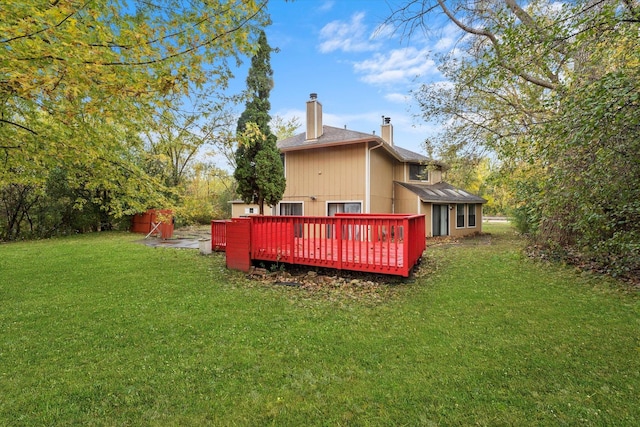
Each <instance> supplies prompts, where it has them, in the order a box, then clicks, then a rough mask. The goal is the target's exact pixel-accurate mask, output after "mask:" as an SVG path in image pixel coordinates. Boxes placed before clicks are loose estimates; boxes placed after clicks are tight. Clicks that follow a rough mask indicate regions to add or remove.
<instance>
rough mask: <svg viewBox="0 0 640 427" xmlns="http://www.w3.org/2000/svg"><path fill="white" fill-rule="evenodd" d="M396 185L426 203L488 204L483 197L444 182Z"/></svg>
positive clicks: (398, 182)
mask: <svg viewBox="0 0 640 427" xmlns="http://www.w3.org/2000/svg"><path fill="white" fill-rule="evenodd" d="M395 183H396V184H399V185H401V186H403V187H404V188H406V189H407V190H409V191H411V192H412V193H414V194H415V195H417V196H418V197H420V200H421V201H423V202H426V203H487V201H486V200H485V199H483V198H482V197H480V196H476V195H475V194H471V193H467V192H466V191H464V190H462V189H460V188H456V187H454V186H453V185H451V184H449V183H448V182H444V181H441V182H438V183H437V184H432V185H427V184H409V183H406V182H400V181H395Z"/></svg>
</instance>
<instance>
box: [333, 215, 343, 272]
mask: <svg viewBox="0 0 640 427" xmlns="http://www.w3.org/2000/svg"><path fill="white" fill-rule="evenodd" d="M334 218H335V221H336V222H335V227H336V232H335V233H334V238H335V239H336V246H337V248H338V267H337V268H338V270H342V219H341V218H340V217H338V216H334Z"/></svg>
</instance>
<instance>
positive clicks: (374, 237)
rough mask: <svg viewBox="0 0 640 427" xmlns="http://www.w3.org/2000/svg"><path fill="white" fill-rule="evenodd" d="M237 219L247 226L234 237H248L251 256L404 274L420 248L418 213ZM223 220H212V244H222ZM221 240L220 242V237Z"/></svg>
mask: <svg viewBox="0 0 640 427" xmlns="http://www.w3.org/2000/svg"><path fill="white" fill-rule="evenodd" d="M243 221H244V222H248V223H249V224H250V227H248V230H249V236H246V238H245V239H240V241H247V240H248V241H247V244H248V246H247V251H248V252H249V255H248V256H249V257H250V259H251V260H262V261H272V262H283V263H289V264H302V265H312V266H319V267H329V268H336V269H344V270H355V271H366V272H372V273H383V274H394V275H401V276H405V277H406V276H408V275H409V273H410V271H411V268H413V266H414V265H415V264H416V262H417V261H418V260H419V259H420V257H421V256H422V252H423V251H424V249H425V219H424V215H400V214H390V215H375V214H374V215H372V214H365V215H363V214H338V215H336V216H333V217H310V216H252V217H250V218H248V219H244V220H234V222H243ZM228 224H229V222H222V221H220V222H215V221H214V222H212V239H211V240H212V246H214V245H217V246H218V247H219V248H222V247H223V243H222V242H221V240H220V239H221V236H222V232H221V231H220V230H219V229H220V228H225V231H226V225H228ZM232 229H233V227H232ZM214 230H216V231H215V232H216V233H217V234H216V235H214ZM224 238H225V244H224V246H226V235H225V237H224ZM214 242H218V243H214ZM234 253H243V251H240V252H234ZM229 256H230V254H229V252H227V258H228V257H229ZM234 256H235V255H234ZM227 264H229V262H228V263H227Z"/></svg>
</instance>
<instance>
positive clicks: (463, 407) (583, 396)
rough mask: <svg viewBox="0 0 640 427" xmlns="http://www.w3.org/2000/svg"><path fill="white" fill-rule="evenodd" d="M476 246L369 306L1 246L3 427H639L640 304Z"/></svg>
mask: <svg viewBox="0 0 640 427" xmlns="http://www.w3.org/2000/svg"><path fill="white" fill-rule="evenodd" d="M485 229H486V230H487V231H490V232H492V233H493V235H492V236H491V239H490V240H487V239H486V238H480V239H474V240H468V241H464V242H460V243H458V244H455V243H454V244H448V245H441V246H437V247H430V248H428V249H427V253H428V256H427V257H426V259H425V260H424V262H423V265H422V266H421V269H420V277H416V278H413V279H410V280H406V281H403V282H401V283H398V280H393V281H392V282H393V284H390V285H385V284H382V285H381V287H382V289H381V290H380V295H382V296H383V297H382V298H378V299H373V298H368V297H367V295H366V294H363V295H362V296H360V297H358V296H357V295H358V294H357V293H355V294H354V293H349V294H348V295H345V296H344V297H341V296H340V295H336V293H335V292H334V293H331V294H328V293H323V292H317V291H309V290H304V289H300V288H291V287H283V286H274V285H264V284H260V283H258V282H252V281H248V280H247V279H245V278H244V276H243V275H242V274H240V273H236V272H229V271H226V269H225V268H224V258H223V256H221V255H213V256H208V257H204V256H200V255H199V254H198V253H197V251H193V250H191V251H189V250H174V249H165V248H159V249H155V248H149V247H146V246H144V245H140V244H137V243H134V241H135V240H136V239H139V238H140V236H133V235H129V234H119V233H113V234H108V233H107V234H104V233H103V234H93V235H83V236H77V237H69V238H61V239H55V240H47V241H38V242H26V243H13V244H5V245H0V303H1V304H0V425H34V426H40V425H132V426H137V425H158V426H166V425H189V426H191V425H206V424H210V425H252V426H254V425H256V426H261V425H284V426H291V425H372V426H378V425H389V426H395V425H410V426H414V425H471V424H478V425H491V426H493V425H558V424H559V425H563V424H565V425H616V426H624V425H628V426H636V425H640V405H639V404H638V396H639V395H640V300H639V298H638V294H637V292H636V293H633V292H629V291H624V290H623V288H622V287H621V286H619V285H618V284H616V283H614V282H610V281H607V280H605V279H602V278H600V277H594V276H591V275H588V274H583V273H578V272H576V271H574V270H573V269H571V268H569V267H562V266H554V265H548V264H541V263H536V262H533V261H530V260H528V259H526V258H525V257H523V256H522V255H521V251H520V245H521V242H520V241H519V240H518V238H517V237H516V236H515V234H514V233H513V231H512V230H511V228H509V226H508V225H492V224H490V225H487V226H486V227H485ZM328 295H329V296H330V298H329V297H328ZM354 295H356V297H354Z"/></svg>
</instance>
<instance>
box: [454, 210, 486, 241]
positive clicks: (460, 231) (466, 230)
mask: <svg viewBox="0 0 640 427" xmlns="http://www.w3.org/2000/svg"><path fill="white" fill-rule="evenodd" d="M452 206H453V209H451V211H450V212H449V221H450V222H449V224H450V225H451V227H450V230H451V235H452V236H455V237H459V236H468V235H470V234H474V233H481V232H482V205H481V204H476V226H475V227H469V226H468V224H467V220H468V216H467V209H466V208H465V218H464V227H460V228H458V227H457V224H456V205H455V204H452Z"/></svg>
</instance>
